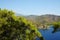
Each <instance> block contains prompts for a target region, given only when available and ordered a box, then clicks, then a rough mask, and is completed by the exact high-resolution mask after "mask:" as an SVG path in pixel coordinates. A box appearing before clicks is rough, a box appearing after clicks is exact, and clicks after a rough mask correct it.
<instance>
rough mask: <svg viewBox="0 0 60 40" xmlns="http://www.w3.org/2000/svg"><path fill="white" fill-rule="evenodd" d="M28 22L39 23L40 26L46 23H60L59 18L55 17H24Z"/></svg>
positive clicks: (48, 15) (47, 15)
mask: <svg viewBox="0 0 60 40" xmlns="http://www.w3.org/2000/svg"><path fill="white" fill-rule="evenodd" d="M25 17H26V18H27V19H28V20H29V21H32V22H34V23H41V24H46V23H53V22H59V21H60V16H57V15H50V14H46V15H41V16H37V15H30V16H25Z"/></svg>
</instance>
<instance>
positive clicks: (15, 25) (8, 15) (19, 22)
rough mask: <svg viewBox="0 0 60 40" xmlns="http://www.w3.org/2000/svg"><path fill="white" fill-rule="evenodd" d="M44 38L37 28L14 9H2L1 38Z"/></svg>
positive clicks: (12, 39) (17, 39)
mask: <svg viewBox="0 0 60 40" xmlns="http://www.w3.org/2000/svg"><path fill="white" fill-rule="evenodd" d="M35 37H39V38H40V39H41V40H43V37H42V35H41V33H40V32H39V31H38V30H37V28H36V27H35V26H34V25H33V24H32V23H31V22H29V21H28V20H26V19H25V18H24V17H20V16H16V15H15V13H14V12H13V11H9V10H6V9H3V10H2V9H0V40H35Z"/></svg>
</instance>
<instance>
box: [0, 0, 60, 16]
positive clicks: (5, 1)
mask: <svg viewBox="0 0 60 40" xmlns="http://www.w3.org/2000/svg"><path fill="white" fill-rule="evenodd" d="M0 8H2V9H5V8H6V9H8V10H13V11H15V12H16V14H22V15H45V14H52V15H60V0H0Z"/></svg>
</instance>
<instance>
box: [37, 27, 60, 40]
mask: <svg viewBox="0 0 60 40" xmlns="http://www.w3.org/2000/svg"><path fill="white" fill-rule="evenodd" d="M39 31H40V32H41V33H42V35H43V37H44V38H45V40H60V32H56V33H52V31H53V28H52V27H51V28H50V29H48V30H39ZM37 40H39V38H37Z"/></svg>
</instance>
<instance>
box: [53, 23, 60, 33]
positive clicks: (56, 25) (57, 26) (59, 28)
mask: <svg viewBox="0 0 60 40" xmlns="http://www.w3.org/2000/svg"><path fill="white" fill-rule="evenodd" d="M53 28H54V31H53V33H54V32H57V31H60V22H54V23H53Z"/></svg>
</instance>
